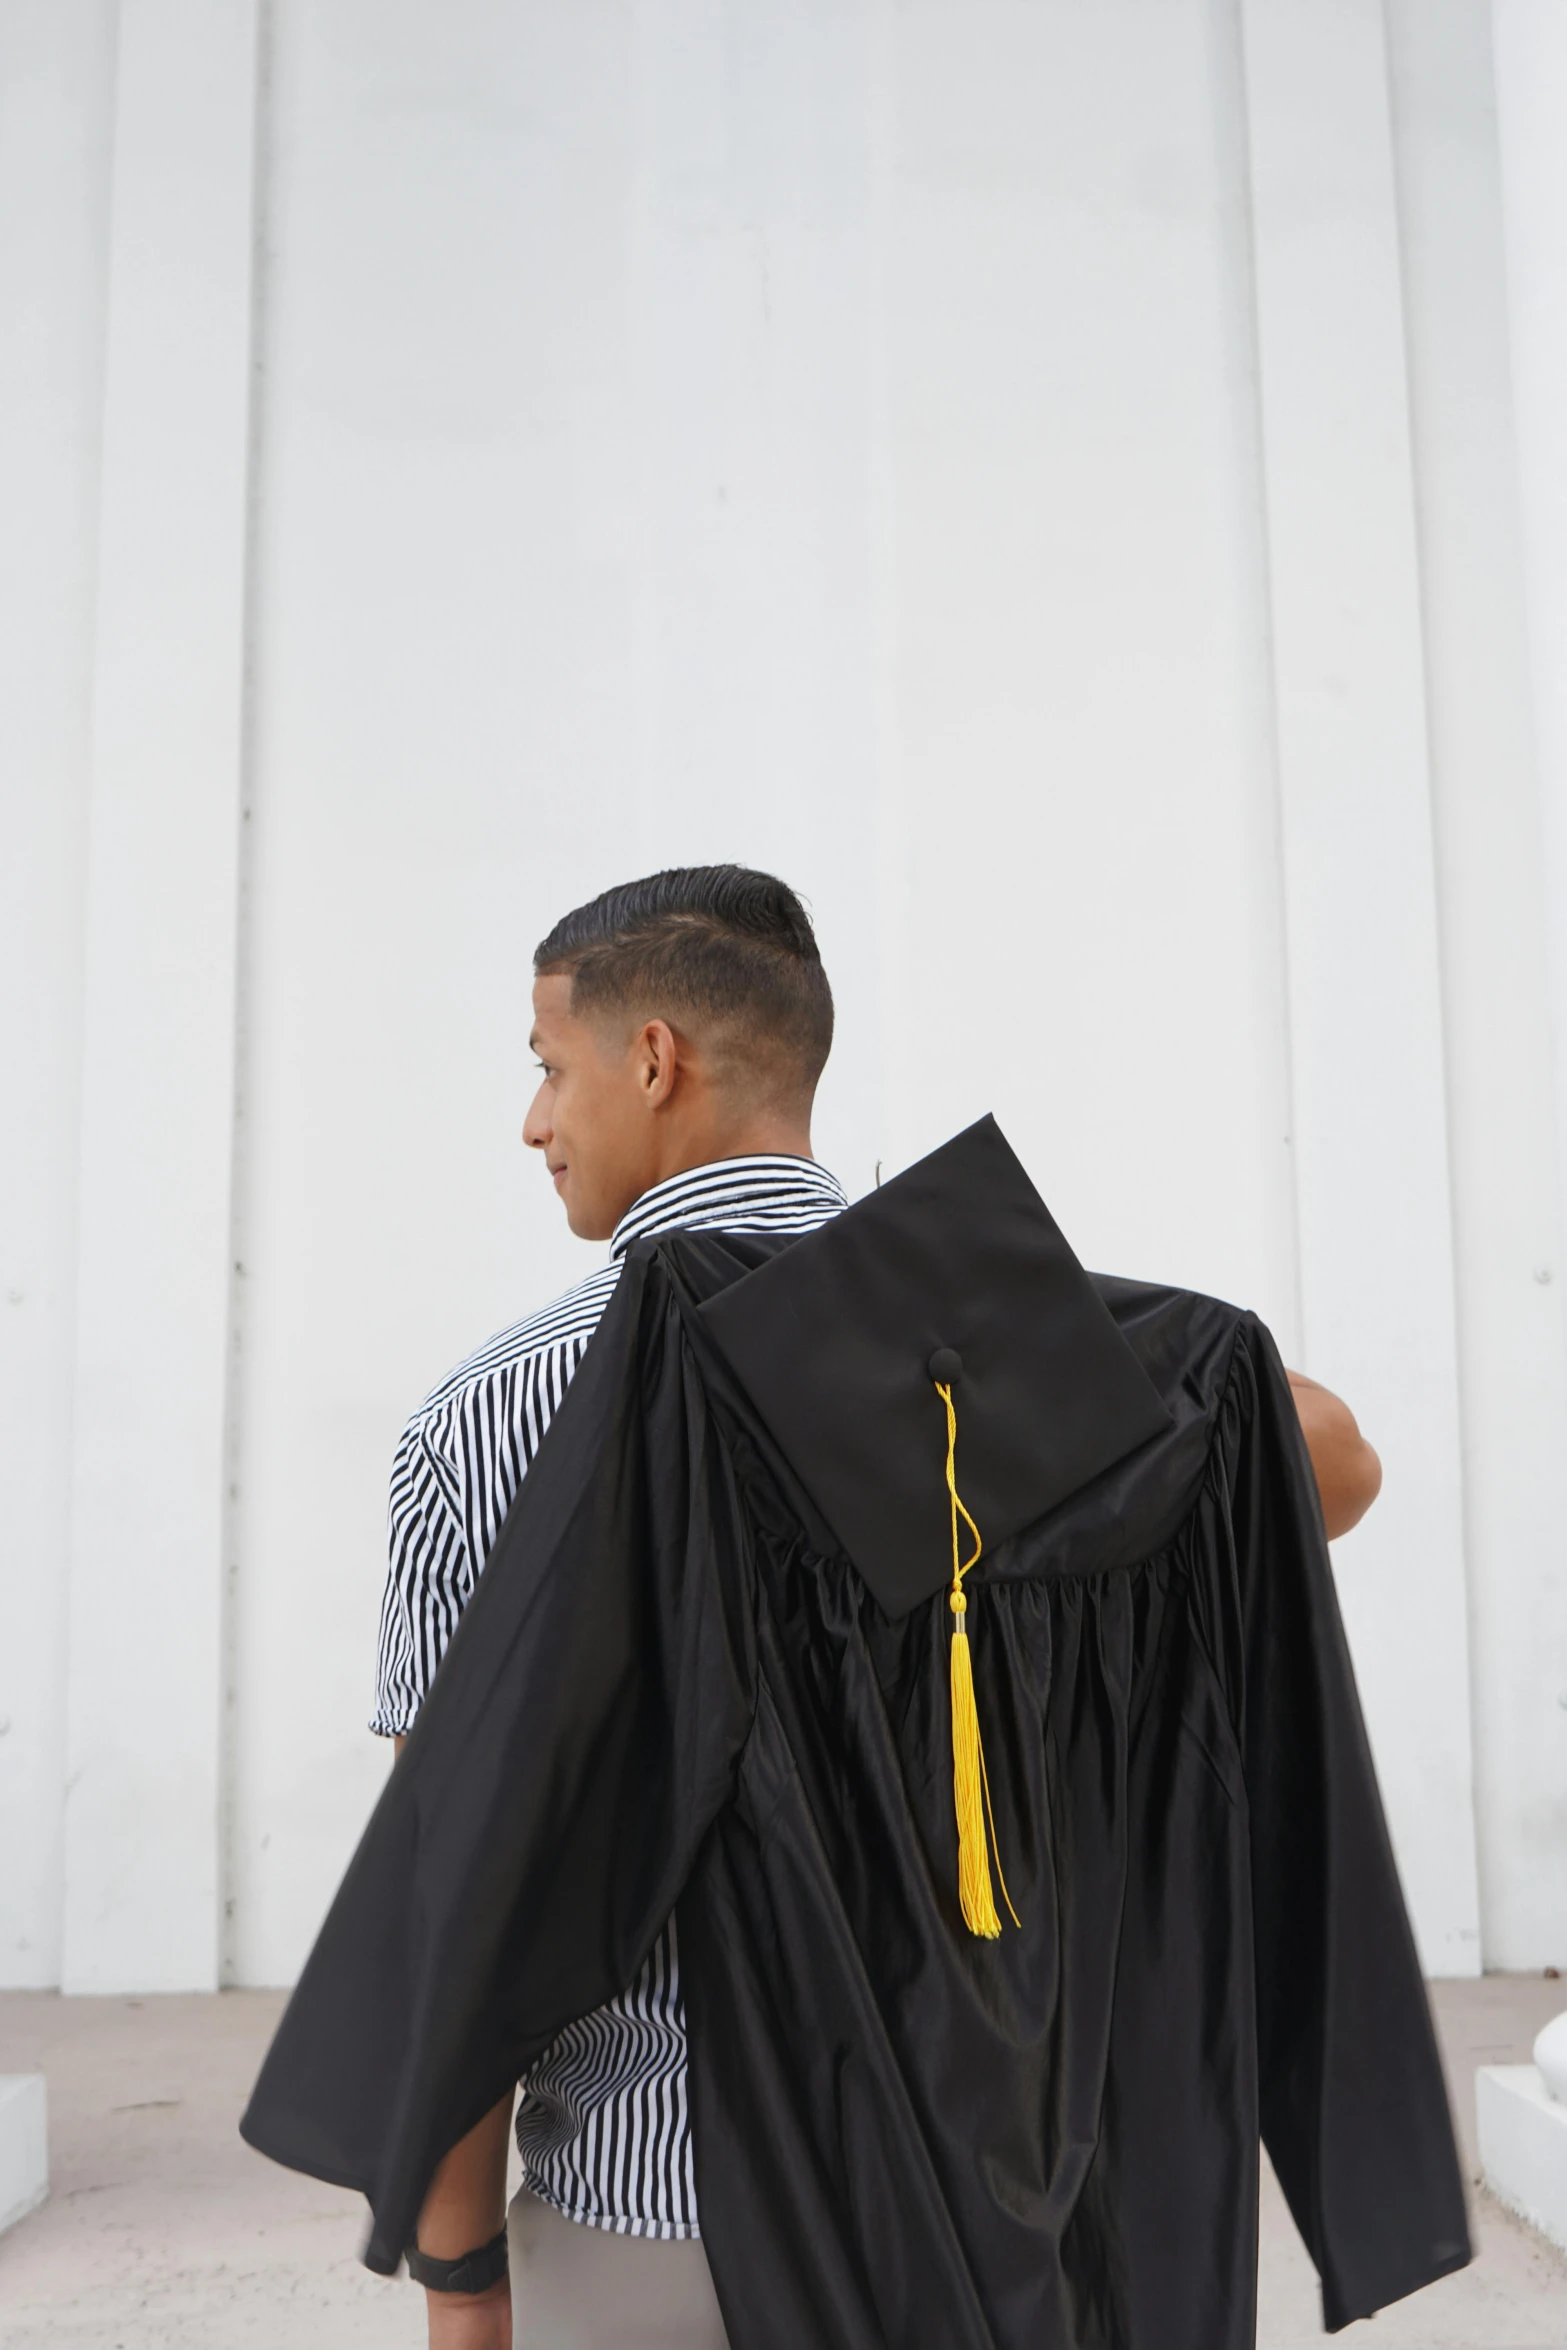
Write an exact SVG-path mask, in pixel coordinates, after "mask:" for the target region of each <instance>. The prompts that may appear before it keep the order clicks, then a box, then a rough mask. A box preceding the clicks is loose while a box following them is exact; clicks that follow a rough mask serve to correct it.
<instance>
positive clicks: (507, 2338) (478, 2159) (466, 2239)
mask: <svg viewBox="0 0 1567 2350" xmlns="http://www.w3.org/2000/svg"><path fill="white" fill-rule="evenodd" d="M511 2108H512V2100H511V2096H510V2094H508V2095H507V2096H505V2097H503V2098H502V2099H501V2101H500V2103H499V2105H495V2106H492V2107H491V2108H490V2111H489V2112H488V2113H487V2114H486V2115H485V2117H484V2119H483V2121H481V2122H476V2123H475V2124H474V2126H473V2128H472V2129H471V2130H470V2131H469V2132H468V2135H467V2137H466V2138H459V2139H458V2141H457V2143H456V2145H455V2146H454V2147H453V2148H452V2150H451V2152H450V2154H448V2155H447V2156H446V2158H445V2160H444V2161H443V2162H442V2164H441V2167H440V2169H439V2170H438V2171H437V2172H436V2174H435V2177H434V2179H433V2180H432V2181H431V2183H430V2192H429V2194H428V2195H427V2196H426V2197H425V2199H424V2209H423V2210H422V2211H421V2212H420V2214H419V2229H418V2236H417V2242H418V2246H419V2249H420V2251H421V2252H428V2253H429V2254H430V2256H431V2258H432V2259H434V2260H461V2258H462V2256H463V2254H464V2253H465V2252H476V2251H477V2250H478V2249H479V2246H480V2245H481V2244H488V2243H489V2241H490V2239H491V2238H492V2237H493V2236H496V2235H498V2234H499V2233H500V2231H501V2229H502V2228H503V2227H504V2226H505V2225H506V2148H507V2143H508V2141H509V2139H510V2135H511ZM424 2299H425V2307H426V2309H427V2310H428V2312H429V2320H430V2350H511V2285H510V2283H509V2281H508V2279H507V2278H505V2277H502V2278H501V2279H500V2281H499V2282H498V2283H497V2284H494V2285H492V2286H491V2287H490V2289H489V2291H488V2292H487V2293H426V2294H425V2297H424Z"/></svg>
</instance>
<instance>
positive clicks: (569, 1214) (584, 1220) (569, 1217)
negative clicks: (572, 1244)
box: [560, 1191, 615, 1240]
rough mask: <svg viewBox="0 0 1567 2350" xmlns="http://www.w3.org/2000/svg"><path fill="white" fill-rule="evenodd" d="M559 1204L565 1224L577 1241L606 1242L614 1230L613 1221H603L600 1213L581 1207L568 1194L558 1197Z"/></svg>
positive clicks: (603, 1218)
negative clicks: (564, 1214) (564, 1217)
mask: <svg viewBox="0 0 1567 2350" xmlns="http://www.w3.org/2000/svg"><path fill="white" fill-rule="evenodd" d="M560 1204H561V1206H562V1207H563V1208H564V1209H565V1211H566V1222H567V1224H568V1225H569V1227H570V1229H571V1231H572V1234H573V1235H574V1237H575V1238H576V1239H578V1240H608V1239H609V1237H610V1235H611V1234H612V1233H613V1231H614V1229H615V1225H614V1220H613V1219H610V1220H609V1221H606V1220H605V1217H604V1215H603V1213H602V1211H598V1210H595V1209H593V1208H590V1207H584V1206H582V1205H581V1204H580V1203H579V1202H578V1201H576V1200H574V1199H572V1197H571V1195H570V1194H569V1193H568V1192H564V1191H563V1192H562V1193H561V1195H560Z"/></svg>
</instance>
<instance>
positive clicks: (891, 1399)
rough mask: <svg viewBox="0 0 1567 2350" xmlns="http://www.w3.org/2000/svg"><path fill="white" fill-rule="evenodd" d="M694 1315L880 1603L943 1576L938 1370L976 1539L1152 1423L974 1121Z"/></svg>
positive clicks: (1130, 1444) (1021, 1518) (1024, 1513)
mask: <svg viewBox="0 0 1567 2350" xmlns="http://www.w3.org/2000/svg"><path fill="white" fill-rule="evenodd" d="M701 1311H702V1318H703V1321H704V1323H705V1324H706V1326H707V1328H708V1330H709V1331H710V1332H711V1335H712V1337H713V1338H714V1340H715V1341H716V1342H717V1345H718V1347H719V1350H720V1352H721V1353H722V1354H723V1356H724V1357H725V1359H726V1360H727V1362H728V1364H729V1366H730V1368H731V1369H732V1370H733V1372H734V1373H735V1375H736V1377H737V1378H738V1379H739V1381H740V1383H741V1385H742V1387H743V1388H744V1389H745V1391H746V1393H747V1395H748V1396H749V1397H750V1400H751V1402H752V1403H753V1404H754V1406H755V1407H756V1410H757V1412H758V1413H759V1414H760V1416H761V1419H762V1420H763V1422H764V1423H765V1425H766V1427H767V1429H768V1430H769V1432H770V1434H771V1435H772V1437H773V1439H774V1441H775V1442H776V1443H777V1445H778V1447H779V1450H780V1451H781V1452H782V1453H783V1455H784V1458H785V1459H786V1460H787V1462H788V1463H789V1465H790V1467H791V1468H792V1470H793V1471H794V1473H795V1475H796V1476H797V1477H798V1478H799V1480H800V1482H801V1484H802V1485H803V1486H804V1488H805V1490H806V1492H807V1493H808V1494H809V1495H810V1497H811V1499H812V1501H813V1502H814V1503H815V1504H816V1506H817V1508H818V1509H819V1510H820V1511H821V1513H822V1515H823V1517H825V1519H826V1520H827V1523H828V1524H829V1525H830V1526H831V1528H832V1529H833V1532H834V1533H835V1534H836V1535H837V1537H838V1540H839V1541H840V1542H841V1543H842V1545H843V1547H844V1549H845V1550H846V1551H847V1553H848V1555H849V1557H850V1559H851V1560H852V1561H853V1562H854V1565H855V1566H856V1567H857V1568H858V1570H859V1572H860V1574H861V1575H862V1576H863V1577H864V1579H865V1581H866V1583H867V1584H868V1585H869V1587H870V1589H871V1591H872V1593H873V1594H874V1596H875V1598H876V1599H877V1601H878V1602H879V1603H880V1605H881V1606H882V1608H884V1609H885V1610H886V1612H887V1613H888V1614H889V1615H893V1616H901V1615H904V1614H906V1613H907V1612H908V1610H909V1609H910V1608H912V1607H915V1606H917V1605H918V1604H919V1602H920V1601H921V1600H924V1599H929V1598H930V1597H932V1596H933V1595H934V1594H935V1593H936V1592H938V1591H940V1590H942V1589H943V1588H944V1587H945V1586H947V1585H949V1584H950V1583H951V1582H952V1580H953V1558H952V1532H951V1526H950V1522H949V1512H948V1498H947V1482H946V1446H947V1427H946V1419H945V1413H944V1407H943V1403H942V1399H941V1397H940V1396H939V1394H938V1393H937V1391H936V1390H937V1386H938V1383H939V1384H940V1385H942V1386H946V1387H949V1388H950V1391H951V1395H952V1401H953V1404H954V1407H955V1409H956V1413H957V1421H958V1429H959V1434H958V1439H957V1480H958V1485H959V1488H960V1490H961V1494H962V1502H963V1506H964V1508H965V1509H966V1511H967V1513H968V1515H969V1516H970V1517H971V1518H972V1519H973V1521H974V1522H975V1524H976V1525H977V1526H978V1528H979V1531H980V1533H981V1534H982V1536H983V1538H984V1545H985V1549H986V1551H987V1552H990V1551H993V1550H994V1548H995V1546H996V1545H997V1543H999V1542H1003V1541H1005V1540H1006V1538H1007V1536H1008V1535H1011V1534H1016V1533H1017V1532H1019V1531H1020V1529H1021V1528H1023V1527H1024V1526H1028V1525H1032V1524H1033V1522H1034V1521H1035V1520H1036V1519H1038V1518H1041V1517H1043V1516H1044V1515H1045V1513H1046V1511H1047V1510H1050V1509H1052V1508H1054V1506H1055V1505H1056V1503H1057V1502H1060V1501H1063V1500H1065V1499H1066V1498H1067V1496H1068V1495H1069V1494H1072V1493H1075V1492H1077V1491H1078V1490H1079V1488H1081V1487H1082V1486H1084V1485H1086V1484H1087V1483H1088V1482H1089V1480H1090V1479H1091V1478H1093V1477H1096V1476H1098V1475H1099V1474H1100V1472H1101V1471H1102V1470H1105V1469H1107V1468H1109V1467H1111V1465H1112V1464H1113V1463H1114V1462H1116V1461H1119V1460H1122V1459H1124V1458H1125V1456H1126V1455H1127V1454H1128V1453H1130V1452H1132V1451H1134V1450H1135V1449H1136V1447H1137V1446H1138V1445H1140V1444H1143V1443H1145V1442H1147V1440H1148V1439H1149V1438H1150V1437H1153V1436H1156V1435H1158V1434H1159V1433H1161V1431H1163V1430H1164V1429H1166V1428H1167V1427H1168V1426H1169V1425H1170V1416H1169V1413H1168V1411H1167V1410H1166V1408H1165V1406H1164V1404H1163V1402H1162V1401H1161V1400H1160V1397H1159V1396H1158V1394H1157V1393H1156V1391H1155V1389H1154V1387H1153V1385H1152V1383H1151V1382H1150V1380H1149V1379H1148V1376H1147V1374H1146V1373H1145V1372H1144V1370H1143V1368H1142V1366H1141V1364H1140V1363H1139V1362H1138V1360H1137V1358H1136V1356H1135V1355H1134V1354H1133V1352H1132V1350H1131V1348H1130V1347H1129V1346H1128V1345H1127V1343H1126V1341H1125V1339H1124V1338H1123V1337H1122V1336H1121V1333H1120V1331H1119V1330H1118V1329H1117V1328H1116V1325H1115V1323H1114V1321H1113V1320H1112V1318H1111V1316H1110V1313H1109V1311H1108V1309H1107V1308H1106V1306H1105V1304H1104V1302H1103V1300H1102V1299H1101V1298H1100V1296H1099V1293H1098V1291H1097V1290H1096V1289H1095V1287H1094V1285H1093V1283H1092V1282H1091V1281H1090V1279H1089V1277H1088V1275H1087V1274H1086V1273H1085V1272H1084V1271H1083V1268H1082V1266H1081V1265H1080V1264H1079V1263H1078V1261H1077V1259H1076V1257H1075V1256H1074V1255H1073V1253H1072V1251H1071V1249H1070V1248H1069V1247H1068V1246H1067V1243H1066V1241H1065V1240H1064V1238H1063V1237H1062V1234H1061V1232H1060V1230H1059V1228H1058V1226H1057V1224H1056V1222H1055V1219H1054V1218H1053V1217H1052V1215H1051V1214H1050V1211H1049V1209H1048V1208H1047V1207H1046V1206H1045V1203H1044V1201H1043V1200H1042V1199H1041V1198H1040V1196H1039V1194H1038V1192H1037V1191H1036V1190H1035V1189H1034V1186H1033V1184H1032V1183H1031V1182H1030V1181H1029V1178H1028V1175H1027V1172H1026V1171H1025V1169H1024V1167H1023V1164H1022V1162H1021V1160H1020V1159H1019V1158H1018V1157H1017V1155H1016V1153H1015V1152H1014V1151H1013V1149H1012V1148H1011V1146H1010V1144H1009V1143H1008V1142H1007V1140H1006V1137H1005V1136H1004V1135H1003V1134H1002V1132H1001V1129H1000V1127H999V1126H998V1125H997V1124H996V1122H995V1120H994V1118H982V1119H981V1120H980V1121H979V1123H978V1125H976V1126H971V1127H969V1128H968V1129H967V1131H966V1132H964V1133H962V1134H959V1135H957V1136H955V1137H954V1139H953V1140H952V1141H951V1142H948V1143H945V1144H943V1145H942V1147H941V1149H940V1150H936V1151H932V1152H931V1154H930V1156H929V1157H928V1158H925V1159H921V1160H919V1161H918V1163H917V1164H916V1165H914V1166H912V1167H909V1168H907V1169H906V1170H905V1171H904V1173H903V1174H901V1175H897V1176H895V1177H894V1178H893V1179H892V1181H891V1182H890V1183H887V1184H884V1185H883V1186H882V1188H881V1189H880V1190H879V1191H874V1192H872V1193H870V1194H869V1195H868V1197H866V1198H865V1199H863V1200H860V1201H858V1202H857V1203H856V1204H855V1205H854V1206H853V1207H851V1208H848V1209H846V1210H845V1212H844V1213H843V1214H842V1215H841V1216H835V1217H834V1218H833V1220H832V1222H831V1223H830V1224H827V1225H824V1226H823V1227H822V1229H821V1230H820V1231H819V1232H814V1233H811V1234H809V1235H807V1236H806V1237H804V1238H802V1239H800V1240H798V1241H796V1242H795V1243H794V1244H793V1245H792V1246H791V1247H790V1248H787V1249H785V1250H783V1251H782V1253H781V1254H780V1255H778V1256H776V1257H774V1258H772V1259H770V1260H769V1261H768V1262H767V1263H766V1264H764V1265H762V1266H760V1267H759V1268H758V1269H757V1270H756V1271H755V1272H753V1273H748V1274H746V1275H745V1276H744V1277H743V1278H742V1279H741V1280H739V1281H737V1282H735V1283H734V1284H733V1286H732V1287H730V1288H728V1289H726V1290H723V1291H721V1292H720V1293H719V1295H717V1296H716V1297H713V1298H711V1299H709V1300H708V1302H707V1304H706V1305H704V1306H703V1307H702V1309H701Z"/></svg>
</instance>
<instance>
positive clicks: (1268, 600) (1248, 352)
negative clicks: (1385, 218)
mask: <svg viewBox="0 0 1567 2350" xmlns="http://www.w3.org/2000/svg"><path fill="white" fill-rule="evenodd" d="M1225 17H1226V21H1227V26H1228V31H1229V40H1230V54H1231V59H1232V72H1231V98H1232V103H1233V104H1234V106H1235V108H1236V110H1237V114H1238V121H1237V124H1236V128H1237V132H1238V137H1237V139H1236V160H1237V164H1238V167H1239V171H1240V175H1241V186H1240V197H1241V202H1240V208H1239V231H1240V246H1241V250H1240V260H1241V264H1242V271H1243V284H1244V312H1245V329H1244V331H1245V338H1246V341H1245V356H1246V390H1247V393H1248V395H1249V399H1250V406H1251V412H1252V432H1251V441H1250V446H1249V448H1248V450H1247V452H1246V455H1247V459H1248V461H1249V469H1250V471H1251V475H1252V483H1251V489H1252V503H1253V511H1254V514H1255V516H1256V557H1257V560H1256V580H1257V593H1258V600H1259V603H1260V605H1261V609H1260V611H1259V613H1258V616H1257V635H1258V641H1259V645H1260V649H1261V652H1262V656H1263V681H1262V683H1263V695H1264V700H1265V704H1266V711H1267V724H1266V746H1267V747H1266V760H1267V770H1268V772H1267V776H1266V779H1265V780H1266V786H1267V790H1268V795H1269V802H1270V806H1271V809H1272V816H1273V821H1272V824H1271V825H1270V827H1269V832H1270V837H1271V847H1272V854H1273V900H1274V911H1275V917H1276V919H1277V922H1278V937H1279V958H1280V962H1281V964H1282V974H1281V976H1282V986H1281V989H1280V1006H1281V1010H1282V1015H1283V1034H1282V1037H1281V1039H1280V1055H1281V1058H1282V1061H1283V1064H1284V1096H1285V1100H1286V1102H1287V1104H1288V1107H1289V1132H1288V1134H1287V1135H1286V1136H1285V1138H1284V1139H1285V1144H1286V1150H1285V1171H1286V1181H1287V1183H1288V1187H1289V1200H1288V1216H1289V1234H1290V1284H1291V1306H1292V1309H1293V1312H1294V1317H1295V1330H1296V1333H1297V1341H1298V1344H1299V1346H1300V1349H1301V1360H1302V1362H1303V1363H1304V1362H1305V1361H1306V1360H1308V1359H1309V1348H1308V1345H1307V1331H1306V1284H1305V1277H1304V1272H1303V1269H1302V1262H1301V1258H1302V1246H1301V1223H1300V1177H1299V1164H1298V1159H1297V1142H1296V1137H1297V1136H1298V1134H1299V1132H1300V1102H1299V1098H1298V1095H1297V1093H1296V1079H1295V1041H1294V1030H1295V1003H1294V989H1295V966H1294V959H1293V956H1292V954H1291V951H1290V918H1289V889H1288V884H1287V878H1286V874H1285V845H1284V830H1285V823H1286V810H1285V805H1284V776H1283V752H1282V746H1281V743H1280V736H1279V670H1278V645H1277V638H1276V633H1275V628H1274V612H1273V538H1272V528H1271V517H1270V514H1269V508H1268V463H1267V433H1268V417H1267V408H1266V404H1265V403H1264V400H1263V396H1262V337H1261V330H1260V327H1259V324H1258V308H1259V305H1260V302H1261V299H1262V296H1261V287H1260V284H1259V278H1258V261H1257V233H1256V215H1255V202H1254V194H1253V189H1254V173H1253V158H1252V119H1251V104H1250V90H1249V83H1248V79H1247V71H1246V13H1245V0H1226V6H1225Z"/></svg>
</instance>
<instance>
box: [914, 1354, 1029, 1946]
mask: <svg viewBox="0 0 1567 2350" xmlns="http://www.w3.org/2000/svg"><path fill="white" fill-rule="evenodd" d="M934 1384H935V1388H936V1393H937V1394H938V1395H939V1396H940V1398H941V1400H942V1402H943V1403H944V1404H945V1406H946V1410H947V1494H948V1497H949V1500H950V1502H951V1508H952V1589H951V1591H950V1592H949V1593H948V1595H947V1604H948V1606H949V1607H950V1609H951V1611H952V1796H953V1803H954V1806H955V1808H956V1811H957V1819H958V1900H959V1903H960V1904H961V1907H962V1910H963V1923H964V1924H965V1925H966V1926H967V1927H968V1930H969V1932H970V1933H971V1934H977V1935H980V1936H981V1937H982V1938H983V1939H984V1940H985V1941H987V1942H994V1941H995V1940H996V1939H997V1937H998V1936H999V1935H1000V1932H1001V1919H1000V1916H999V1914H998V1912H997V1909H996V1902H995V1895H994V1894H993V1892H992V1891H991V1884H990V1865H991V1864H990V1854H991V1847H992V1846H994V1845H995V1841H996V1822H995V1815H994V1813H993V1812H992V1810H991V1806H990V1781H989V1778H988V1777H987V1775H986V1771H985V1748H984V1743H983V1741H982V1739H981V1738H980V1734H979V1712H978V1708H977V1707H976V1705H975V1702H974V1665H973V1659H972V1657H971V1656H970V1654H969V1641H968V1624H967V1620H966V1619H967V1616H968V1597H967V1594H966V1593H965V1592H964V1589H963V1579H964V1577H965V1576H966V1575H967V1574H968V1572H969V1569H970V1568H971V1567H972V1566H973V1565H974V1564H975V1563H976V1561H977V1560H978V1558H979V1555H980V1553H981V1551H982V1550H983V1549H984V1547H985V1546H984V1543H983V1541H982V1540H981V1538H980V1531H979V1528H978V1527H977V1526H976V1525H975V1523H974V1521H973V1519H972V1518H971V1517H970V1516H969V1513H968V1511H967V1510H966V1509H965V1508H964V1506H963V1502H962V1500H961V1498H960V1496H959V1493H958V1481H957V1453H958V1415H957V1408H956V1406H955V1405H954V1403H953V1401H952V1388H951V1386H950V1384H944V1383H943V1382H942V1381H941V1380H939V1379H938V1380H937V1381H935V1383H934ZM960 1518H961V1519H962V1521H963V1524H964V1525H965V1526H966V1527H967V1528H968V1530H969V1532H970V1534H972V1536H973V1537H974V1548H973V1551H972V1553H971V1555H970V1556H969V1557H968V1558H967V1559H965V1558H964V1557H963V1555H962V1543H961V1539H960V1536H959V1532H958V1520H959V1519H960ZM987 1824H988V1826H989V1837H988V1839H987V1836H986V1827H987ZM995 1866H996V1879H997V1882H998V1883H999V1885H1000V1887H1001V1897H1002V1899H1003V1901H1005V1903H1006V1905H1007V1909H1008V1911H1009V1912H1010V1914H1011V1918H1012V1923H1013V1924H1014V1925H1015V1926H1016V1925H1019V1924H1021V1922H1022V1921H1021V1920H1020V1919H1019V1917H1018V1914H1017V1911H1016V1910H1015V1909H1013V1907H1012V1896H1011V1894H1010V1893H1009V1892H1008V1891H1007V1881H1006V1878H1005V1877H1004V1876H1003V1875H1002V1873H1001V1857H1000V1853H999V1851H998V1852H997V1855H996V1864H995Z"/></svg>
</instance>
